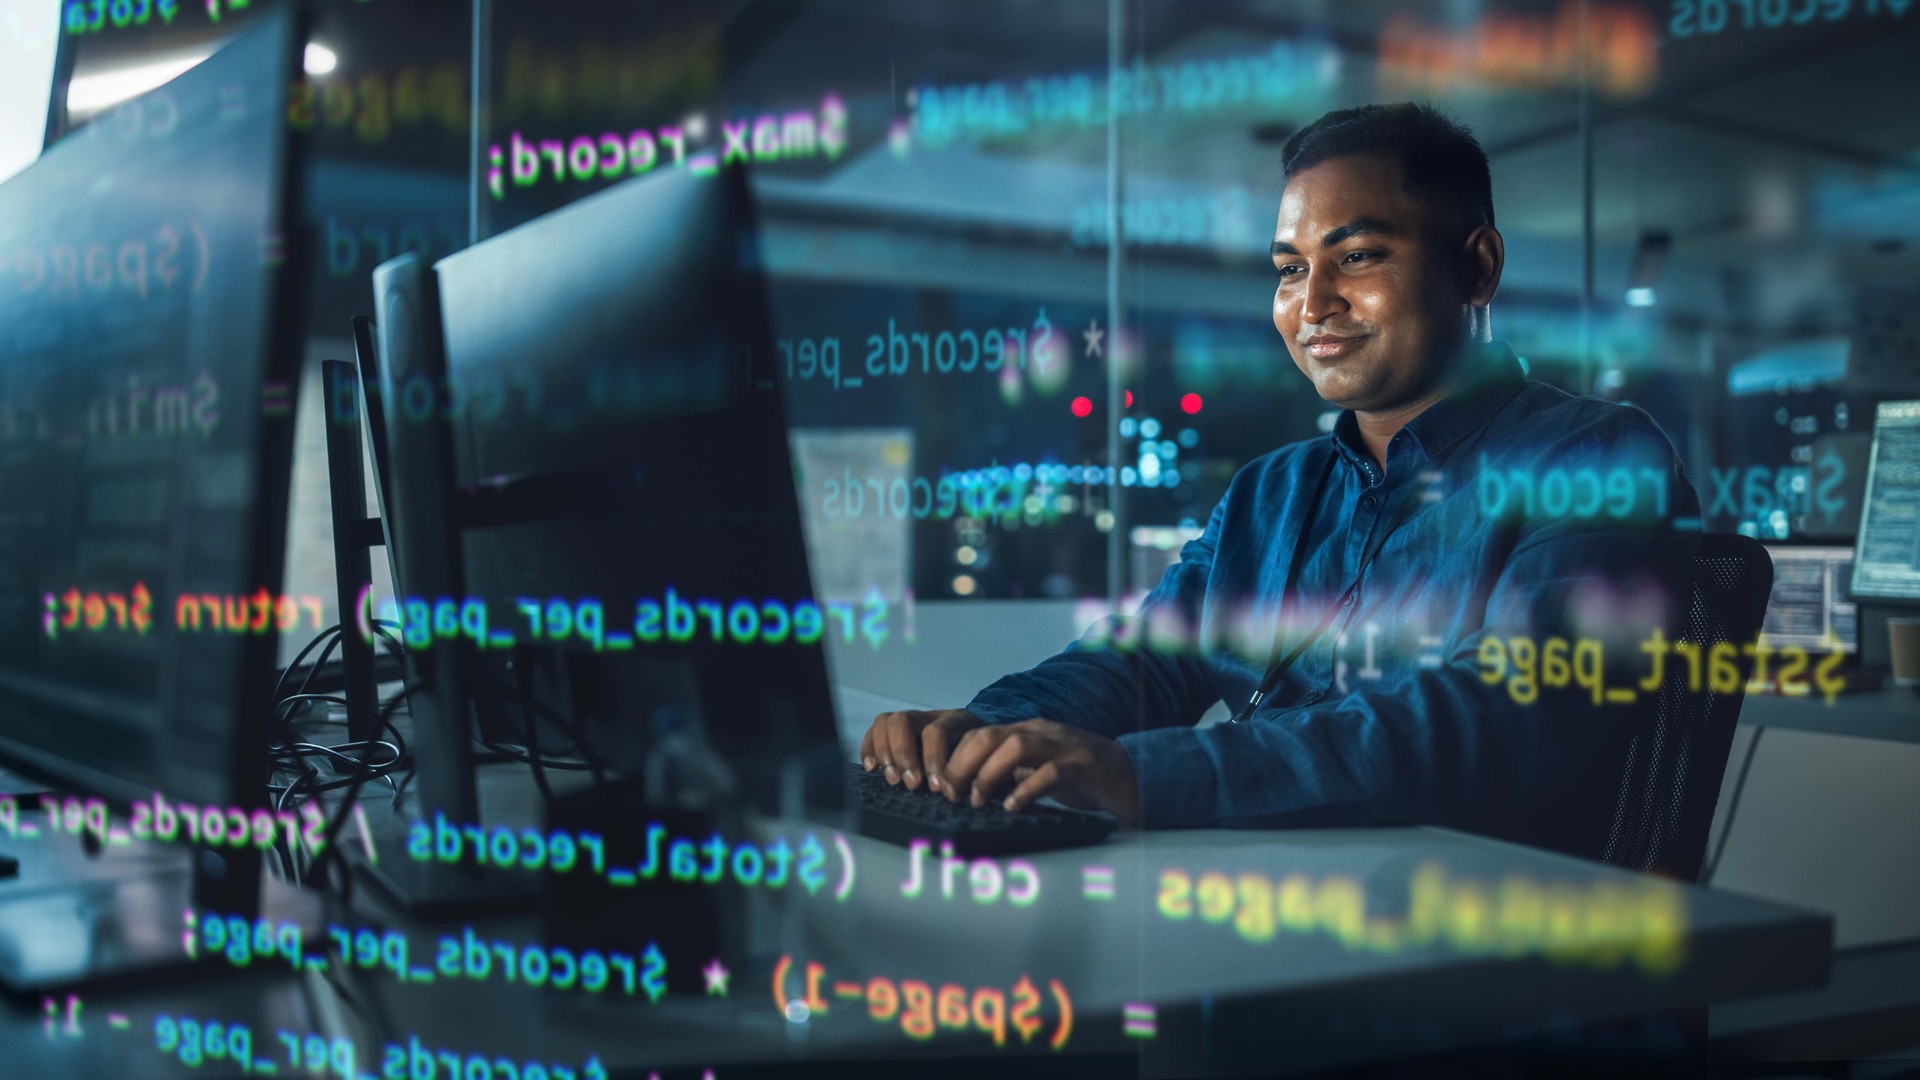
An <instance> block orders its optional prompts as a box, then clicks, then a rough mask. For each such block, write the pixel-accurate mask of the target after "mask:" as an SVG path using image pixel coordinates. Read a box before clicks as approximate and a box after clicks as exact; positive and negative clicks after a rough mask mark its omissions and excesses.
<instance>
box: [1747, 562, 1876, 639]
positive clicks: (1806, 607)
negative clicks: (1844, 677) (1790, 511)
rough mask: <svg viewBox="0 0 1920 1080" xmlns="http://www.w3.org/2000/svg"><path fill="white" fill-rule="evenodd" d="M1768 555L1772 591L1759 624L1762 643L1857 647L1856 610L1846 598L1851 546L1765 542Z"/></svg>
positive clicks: (1858, 631)
mask: <svg viewBox="0 0 1920 1080" xmlns="http://www.w3.org/2000/svg"><path fill="white" fill-rule="evenodd" d="M1767 554H1768V555H1770V556H1772V558H1773V593H1772V595H1771V596H1769V597H1768V599H1767V618H1766V622H1765V623H1763V624H1762V626H1761V628H1760V629H1761V633H1762V634H1764V635H1765V636H1766V640H1767V642H1768V643H1769V644H1771V645H1773V646H1774V647H1776V648H1778V647H1780V646H1785V645H1799V646H1801V647H1803V648H1807V649H1820V650H1826V649H1830V648H1832V647H1834V646H1838V647H1839V648H1840V650H1841V651H1842V652H1848V653H1852V652H1856V651H1858V650H1859V648H1860V617H1859V610H1858V608H1857V607H1856V606H1855V605H1854V604H1853V603H1852V602H1851V601H1850V600H1848V599H1847V579H1848V578H1849V577H1851V576H1852V570H1853V549H1852V548H1844V547H1809V546H1803V545H1789V544H1768V545H1767Z"/></svg>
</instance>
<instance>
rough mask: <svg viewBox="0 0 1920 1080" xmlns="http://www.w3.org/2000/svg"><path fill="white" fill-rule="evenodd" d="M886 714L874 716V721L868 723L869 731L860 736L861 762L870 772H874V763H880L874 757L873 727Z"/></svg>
mask: <svg viewBox="0 0 1920 1080" xmlns="http://www.w3.org/2000/svg"><path fill="white" fill-rule="evenodd" d="M884 715H885V714H884V713H883V714H882V715H881V716H876V717H874V718H873V723H872V724H869V725H867V733H866V734H865V735H862V736H860V764H861V765H862V766H864V767H865V768H866V770H867V771H868V772H872V771H873V767H874V765H876V764H878V762H876V761H875V760H874V757H873V729H874V727H875V725H878V724H879V723H880V721H881V719H882V717H884Z"/></svg>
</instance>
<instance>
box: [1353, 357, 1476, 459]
mask: <svg viewBox="0 0 1920 1080" xmlns="http://www.w3.org/2000/svg"><path fill="white" fill-rule="evenodd" d="M1485 359H1486V357H1485V355H1484V354H1483V353H1481V352H1480V351H1479V350H1478V349H1475V348H1474V347H1473V346H1472V345H1471V344H1469V345H1468V346H1466V347H1465V348H1463V349H1461V350H1460V352H1459V353H1458V354H1457V355H1456V356H1455V357H1454V358H1453V360H1452V362H1451V363H1449V364H1448V368H1449V370H1448V372H1447V374H1446V375H1445V376H1444V377H1443V378H1441V379H1440V381H1439V382H1438V383H1436V384H1435V386H1434V388H1433V390H1432V391H1430V392H1429V393H1427V394H1424V395H1422V396H1421V397H1419V398H1417V399H1415V400H1413V401H1411V402H1408V403H1406V404H1404V405H1396V406H1394V407H1392V408H1390V409H1382V410H1379V411H1375V412H1361V411H1360V410H1358V409H1355V410H1354V413H1353V419H1354V424H1355V426H1356V427H1357V428H1358V429H1359V432H1360V443H1361V445H1363V446H1365V447H1366V448H1367V454H1368V455H1369V456H1370V457H1372V458H1373V460H1374V461H1375V462H1377V463H1378V464H1379V465H1380V469H1381V471H1382V472H1385V471H1386V468H1387V444H1388V443H1390V442H1392V441H1393V437H1394V436H1395V435H1397V434H1399V433H1400V429H1401V428H1403V427H1406V426H1407V425H1408V424H1411V423H1412V422H1413V419H1414V417H1416V416H1419V415H1420V414H1421V413H1423V412H1426V411H1427V410H1428V409H1431V408H1433V407H1434V406H1435V405H1438V404H1440V403H1441V402H1442V401H1445V400H1446V399H1447V397H1448V396H1449V395H1451V394H1452V393H1453V392H1454V391H1455V390H1458V389H1459V388H1460V385H1461V384H1462V383H1464V382H1466V381H1467V379H1469V378H1471V377H1472V375H1473V373H1474V370H1475V369H1477V368H1478V367H1479V366H1480V364H1481V363H1482V362H1484V361H1485Z"/></svg>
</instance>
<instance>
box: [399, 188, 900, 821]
mask: <svg viewBox="0 0 1920 1080" xmlns="http://www.w3.org/2000/svg"><path fill="white" fill-rule="evenodd" d="M758 266H759V263H758V258H757V245H756V236H755V233H754V224H753V213H752V204H751V199H750V196H749V194H748V190H747V186H746V181H745V180H744V178H743V177H742V176H741V175H740V171H739V170H728V171H726V172H724V173H723V174H722V175H720V176H718V177H702V176H700V175H698V174H695V173H690V172H672V173H663V174H658V175H655V176H651V177H646V178H641V179H636V180H633V181H629V182H628V183H625V184H622V185H619V186H617V187H615V188H612V189H610V190H608V191H605V192H602V193H599V194H596V195H594V196H591V197H589V198H586V199H583V200H581V201H579V202H576V203H574V204H572V205H570V206H567V207H565V208H563V209H560V210H557V211H554V212H552V213H549V214H547V215H544V216H543V217H541V218H539V219H537V220H535V221H532V222H529V223H527V224H525V225H522V226H520V227H518V228H515V229H512V230H509V231H508V232H505V233H502V234H500V235H498V236H495V237H492V238H490V239H488V240H486V241H484V242H482V243H480V244H477V245H475V246H473V247H471V248H468V249H467V250H465V251H462V252H460V253H458V254H455V255H452V256H449V257H448V258H446V259H443V260H442V261H441V262H440V263H439V264H438V270H439V282H440V302H441V313H442V318H443V321H444V328H445V333H444V338H445V343H446V350H447V370H448V375H449V384H448V391H449V398H448V400H447V404H448V406H449V407H450V409H451V412H452V415H453V417H454V455H455V459H456V465H455V469H456V476H457V479H458V483H459V485H460V487H461V488H462V489H464V490H466V491H470V492H471V493H472V494H473V496H474V501H473V504H472V507H473V517H472V519H471V520H469V521H467V522H465V523H463V524H464V528H463V529H462V532H461V536H460V541H461V555H462V564H463V566H464V569H465V573H466V578H467V586H468V588H469V589H470V590H471V591H472V597H473V598H474V599H476V600H478V601H480V602H482V603H484V604H485V610H486V611H487V612H488V618H489V623H488V640H487V642H486V648H485V650H483V654H484V655H487V656H494V657H497V656H501V655H504V654H505V653H506V651H507V650H508V649H513V650H517V652H515V654H514V655H515V666H516V668H517V669H518V671H519V672H520V673H521V674H522V676H523V677H525V676H526V673H527V672H529V671H530V670H531V671H533V673H534V675H535V676H537V679H536V680H535V681H536V682H537V683H538V684H539V685H537V686H536V687H535V688H536V689H537V690H538V691H539V693H540V695H541V697H542V699H543V700H546V701H548V702H551V703H552V704H553V705H554V706H555V709H554V711H556V712H558V713H560V714H562V715H564V716H566V717H568V718H570V719H572V720H573V721H574V722H575V723H576V725H577V727H576V729H575V730H577V731H578V732H580V733H582V734H584V735H585V736H586V737H587V741H590V742H591V744H592V745H593V746H594V747H595V748H596V749H597V750H598V751H599V752H600V753H602V754H603V755H604V756H605V757H606V758H607V760H608V762H609V764H610V765H611V766H612V767H615V768H625V769H628V770H632V771H636V772H637V771H639V770H640V769H641V767H642V765H643V763H644V762H645V761H646V759H647V758H648V756H649V755H650V754H653V755H655V756H654V757H653V762H654V764H655V765H656V766H657V765H658V764H659V760H660V759H659V757H658V756H657V754H656V752H657V751H659V750H660V749H661V748H662V747H663V746H667V745H671V746H673V747H675V748H678V750H679V751H681V752H683V753H684V754H685V755H686V756H687V757H688V758H691V759H700V760H703V761H705V762H706V763H707V764H710V765H712V764H721V765H723V766H724V770H723V771H724V772H726V773H728V774H730V776H731V778H732V779H733V780H734V781H735V782H736V784H737V786H736V787H735V788H734V789H733V790H735V791H737V792H738V793H739V794H740V795H741V797H742V799H743V800H750V801H752V802H754V803H756V804H757V805H760V806H761V807H762V808H763V809H772V808H773V807H772V805H771V800H772V798H773V792H775V791H776V790H777V789H779V788H780V787H781V785H780V783H779V782H778V781H779V778H780V777H788V778H796V777H804V780H803V782H802V783H800V784H798V785H793V786H790V787H789V790H793V788H794V787H798V788H804V790H805V799H806V801H808V802H810V803H812V804H814V805H837V804H838V803H839V801H840V798H841V786H840V785H841V781H840V774H839V769H840V764H839V762H840V754H839V741H838V738H837V736H836V733H835V725H834V718H833V711H832V701H831V697H830V694H829V689H828V682H827V670H826V660H825V655H824V651H823V647H822V645H821V639H822V638H823V637H824V636H825V635H826V634H827V633H836V634H838V633H842V632H843V631H845V630H847V629H849V628H851V629H853V631H854V632H855V633H858V632H859V630H860V629H862V628H871V626H872V624H873V623H874V622H875V621H878V622H880V623H884V620H885V618H886V613H885V612H884V611H875V610H873V609H872V608H871V605H869V606H868V607H867V608H864V609H862V610H860V611H857V612H848V611H846V610H845V609H844V608H842V609H832V608H831V606H830V605H827V604H823V603H816V601H815V600H814V599H813V592H812V587H811V583H810V578H809V574H808V565H807V558H806V548H805V545H804V542H803V539H802V532H801V521H800V513H799V506H798V497H797V493H796V491H795V486H794V470H793V464H792V459H791V455H790V450H789V445H788V437H787V424H786V417H785V415H784V412H783V409H782V404H781V397H780V394H779V389H778V384H777V382H776V381H775V379H774V377H773V374H774V373H773V366H772V356H773V350H772V335H771V332H770V329H769V323H768V315H767V307H766V301H765V290H764V287H763V283H762V281H761V279H760V276H759V270H758ZM403 393H404V389H403ZM403 542H404V537H403ZM583 615H585V616H586V618H584V619H583V618H582V616H583ZM856 622H858V623H859V624H860V625H858V626H855V625H853V624H855V623H856ZM589 623H591V624H592V625H591V626H590V627H589V625H588V624H589ZM481 689H482V690H484V689H485V688H481ZM495 689H503V688H495ZM529 726H531V725H529ZM529 734H530V735H531V736H533V737H537V732H530V733H529ZM657 771H658V770H656V772H657ZM679 775H680V776H681V777H682V778H683V779H685V778H686V771H685V770H682V771H681V772H680V774H679ZM663 782H664V781H663ZM788 809H792V807H788Z"/></svg>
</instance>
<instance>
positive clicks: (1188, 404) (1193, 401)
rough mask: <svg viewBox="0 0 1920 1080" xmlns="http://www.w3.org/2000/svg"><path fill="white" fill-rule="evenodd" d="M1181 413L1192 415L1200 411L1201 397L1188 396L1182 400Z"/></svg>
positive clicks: (1197, 395) (1195, 395)
mask: <svg viewBox="0 0 1920 1080" xmlns="http://www.w3.org/2000/svg"><path fill="white" fill-rule="evenodd" d="M1180 411H1181V412H1183V413H1186V414H1188V415H1192V414H1194V413H1197V412H1199V411H1200V395H1199V394H1188V395H1186V396H1184V397H1182V398H1181V399H1180Z"/></svg>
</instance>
